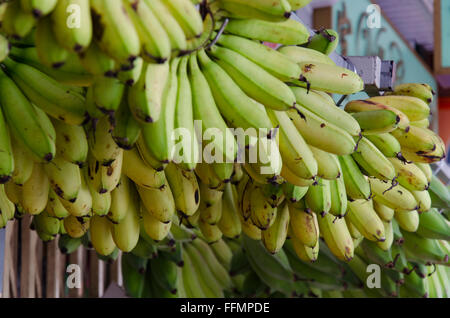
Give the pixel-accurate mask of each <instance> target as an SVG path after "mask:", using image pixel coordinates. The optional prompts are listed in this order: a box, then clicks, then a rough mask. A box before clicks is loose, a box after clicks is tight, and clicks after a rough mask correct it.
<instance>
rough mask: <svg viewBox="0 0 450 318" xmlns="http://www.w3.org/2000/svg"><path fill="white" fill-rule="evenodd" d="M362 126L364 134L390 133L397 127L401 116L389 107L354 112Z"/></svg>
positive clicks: (353, 114) (355, 117)
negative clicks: (388, 108)
mask: <svg viewBox="0 0 450 318" xmlns="http://www.w3.org/2000/svg"><path fill="white" fill-rule="evenodd" d="M352 116H353V118H354V119H356V121H357V122H358V124H359V126H360V127H361V132H362V134H363V135H366V136H367V135H377V134H383V133H389V132H391V131H393V130H395V129H396V128H397V125H398V123H399V121H400V117H399V116H398V115H397V114H396V113H394V112H393V111H390V110H387V109H379V110H372V111H366V112H359V113H352Z"/></svg>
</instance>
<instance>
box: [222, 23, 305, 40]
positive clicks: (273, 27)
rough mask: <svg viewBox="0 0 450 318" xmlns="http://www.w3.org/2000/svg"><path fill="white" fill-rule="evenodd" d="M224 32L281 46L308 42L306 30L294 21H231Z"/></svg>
mask: <svg viewBox="0 0 450 318" xmlns="http://www.w3.org/2000/svg"><path fill="white" fill-rule="evenodd" d="M225 32H228V33H231V34H234V35H238V36H242V37H245V38H248V39H253V40H259V41H265V42H271V43H279V44H283V45H301V44H304V43H306V42H308V38H309V32H308V30H307V28H306V27H305V26H304V25H303V24H302V23H300V22H298V21H296V20H294V19H288V20H286V21H280V22H271V21H266V20H260V19H231V20H230V21H229V22H228V24H227V26H226V27H225Z"/></svg>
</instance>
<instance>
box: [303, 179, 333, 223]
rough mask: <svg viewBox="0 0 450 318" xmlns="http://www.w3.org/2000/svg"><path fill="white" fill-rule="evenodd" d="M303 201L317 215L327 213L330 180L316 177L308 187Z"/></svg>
mask: <svg viewBox="0 0 450 318" xmlns="http://www.w3.org/2000/svg"><path fill="white" fill-rule="evenodd" d="M305 201H306V205H307V207H308V208H309V209H311V210H312V211H313V212H315V213H317V214H318V215H321V216H322V217H323V216H324V215H325V214H327V213H328V212H329V211H330V208H331V189H330V181H329V180H325V179H317V180H316V183H315V184H313V185H312V186H310V187H309V189H308V192H307V193H306V196H305Z"/></svg>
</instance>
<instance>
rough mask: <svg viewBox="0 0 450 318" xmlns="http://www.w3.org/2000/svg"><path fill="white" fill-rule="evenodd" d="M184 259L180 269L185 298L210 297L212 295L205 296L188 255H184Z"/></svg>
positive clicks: (205, 293)
mask: <svg viewBox="0 0 450 318" xmlns="http://www.w3.org/2000/svg"><path fill="white" fill-rule="evenodd" d="M184 258H185V259H184V266H183V267H182V269H181V273H182V281H183V286H184V289H185V291H186V296H187V297H188V298H204V297H212V295H211V294H209V293H208V294H207V292H206V291H205V290H203V288H202V286H201V285H200V281H199V279H198V275H197V273H196V271H195V268H194V265H193V264H192V261H191V259H190V257H189V255H185V256H184Z"/></svg>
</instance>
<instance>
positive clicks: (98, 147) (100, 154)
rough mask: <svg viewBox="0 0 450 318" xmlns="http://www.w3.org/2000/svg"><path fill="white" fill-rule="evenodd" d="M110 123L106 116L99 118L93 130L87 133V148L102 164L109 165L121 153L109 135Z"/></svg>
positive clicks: (121, 150)
mask: <svg viewBox="0 0 450 318" xmlns="http://www.w3.org/2000/svg"><path fill="white" fill-rule="evenodd" d="M111 130H112V127H111V123H110V121H109V119H108V118H107V117H103V118H101V119H99V121H98V122H97V125H96V127H95V129H94V131H90V132H89V133H88V143H89V149H90V151H91V153H92V155H93V156H94V157H95V159H96V160H97V161H99V162H100V165H102V166H105V167H107V166H110V165H112V164H113V163H114V161H116V160H117V159H119V158H120V157H121V156H122V155H123V149H121V148H120V147H119V146H118V145H117V144H116V142H115V141H114V139H113V137H112V135H111Z"/></svg>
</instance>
